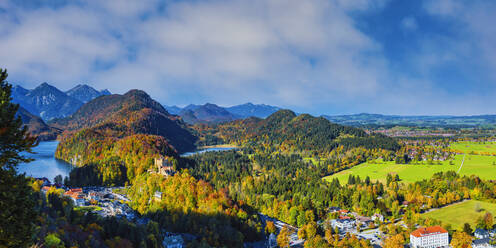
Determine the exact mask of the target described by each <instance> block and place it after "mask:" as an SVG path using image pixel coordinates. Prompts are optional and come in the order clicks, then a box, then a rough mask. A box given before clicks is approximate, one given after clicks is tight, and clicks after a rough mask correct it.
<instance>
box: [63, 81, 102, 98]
mask: <svg viewBox="0 0 496 248" xmlns="http://www.w3.org/2000/svg"><path fill="white" fill-rule="evenodd" d="M65 93H66V94H67V95H68V96H70V97H73V98H76V99H78V100H79V101H81V102H83V103H87V102H89V101H91V100H93V99H95V98H97V97H99V96H106V95H110V94H111V93H110V91H108V90H107V89H105V90H101V91H98V90H95V89H94V88H92V87H90V86H88V85H86V84H78V85H76V87H74V88H72V89H70V90H68V91H66V92H65Z"/></svg>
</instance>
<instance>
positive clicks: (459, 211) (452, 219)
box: [422, 200, 496, 230]
mask: <svg viewBox="0 0 496 248" xmlns="http://www.w3.org/2000/svg"><path fill="white" fill-rule="evenodd" d="M476 205H479V206H480V209H481V210H482V211H480V212H477V211H476ZM486 211H488V212H491V213H492V214H496V204H495V203H488V202H482V201H476V200H469V201H465V202H462V203H456V204H453V205H451V206H448V207H444V208H440V209H437V210H434V211H431V212H428V213H425V214H422V217H424V218H426V217H428V218H431V219H436V220H440V221H442V222H443V223H444V224H450V225H451V226H452V227H453V228H456V229H460V230H461V229H462V228H463V224H465V223H469V224H471V225H472V228H474V229H475V225H476V222H477V219H478V218H479V216H483V215H484V214H485V212H486Z"/></svg>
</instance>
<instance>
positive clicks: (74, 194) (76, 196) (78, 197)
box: [64, 188, 86, 206]
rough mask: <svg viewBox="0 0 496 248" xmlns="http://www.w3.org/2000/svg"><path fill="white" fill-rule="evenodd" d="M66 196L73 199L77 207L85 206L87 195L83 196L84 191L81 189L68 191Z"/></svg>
mask: <svg viewBox="0 0 496 248" xmlns="http://www.w3.org/2000/svg"><path fill="white" fill-rule="evenodd" d="M64 195H65V196H68V197H70V198H71V199H72V201H73V202H74V205H76V206H83V205H84V202H85V200H84V198H86V197H85V195H84V194H83V189H81V188H74V189H70V190H68V191H66V192H65V193H64Z"/></svg>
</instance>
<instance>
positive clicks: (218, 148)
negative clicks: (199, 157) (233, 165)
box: [181, 147, 237, 157]
mask: <svg viewBox="0 0 496 248" xmlns="http://www.w3.org/2000/svg"><path fill="white" fill-rule="evenodd" d="M236 148H237V147H209V148H205V149H201V150H198V151H194V152H186V153H183V154H181V156H183V157H188V156H192V155H195V154H200V153H204V152H222V151H229V150H233V149H236Z"/></svg>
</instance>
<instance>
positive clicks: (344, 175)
mask: <svg viewBox="0 0 496 248" xmlns="http://www.w3.org/2000/svg"><path fill="white" fill-rule="evenodd" d="M463 156H464V155H456V156H455V159H454V161H453V164H452V165H450V164H449V161H442V162H441V164H436V163H435V164H433V165H429V164H428V163H427V162H423V163H421V164H395V162H394V161H388V162H383V161H377V162H367V163H363V164H360V165H357V166H355V167H353V168H351V169H348V170H344V171H341V172H339V173H336V174H334V175H331V176H328V177H325V178H324V179H326V180H332V179H334V178H337V179H339V181H340V182H341V184H345V183H346V182H347V180H348V176H349V175H350V174H353V175H358V176H360V178H362V179H364V178H365V177H367V176H369V177H370V179H371V180H372V181H375V180H379V181H381V182H384V181H385V180H386V176H387V175H388V174H390V173H391V174H398V175H399V177H400V179H401V180H402V181H403V182H415V181H419V180H423V179H429V178H430V177H431V176H432V175H433V174H434V173H437V172H440V171H450V170H452V171H458V169H459V167H460V164H461V162H462V159H463ZM460 174H461V175H477V176H479V177H480V178H483V179H493V180H494V179H496V157H494V156H481V155H466V157H465V162H464V164H463V167H462V169H461V170H460Z"/></svg>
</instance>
